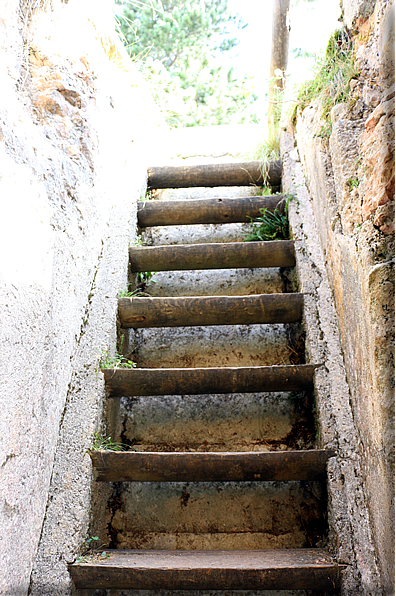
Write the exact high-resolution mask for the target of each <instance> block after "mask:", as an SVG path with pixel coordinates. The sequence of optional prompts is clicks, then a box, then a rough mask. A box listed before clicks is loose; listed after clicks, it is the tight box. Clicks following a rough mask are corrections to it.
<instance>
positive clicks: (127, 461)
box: [90, 449, 334, 482]
mask: <svg viewBox="0 0 396 596" xmlns="http://www.w3.org/2000/svg"><path fill="white" fill-rule="evenodd" d="M333 455H334V453H333V451H330V450H326V449H310V450H301V451H270V452H252V451H251V452H246V451H245V452H239V453H238V452H234V453H233V452H223V453H221V452H209V453H208V452H206V453H203V452H173V453H169V452H152V451H151V452H148V451H141V452H139V451H90V456H91V459H92V462H93V466H94V468H95V469H96V472H97V480H98V481H102V482H229V481H234V482H246V481H254V480H256V481H271V480H277V481H289V480H322V479H324V478H325V477H326V465H327V460H328V459H329V458H330V457H333Z"/></svg>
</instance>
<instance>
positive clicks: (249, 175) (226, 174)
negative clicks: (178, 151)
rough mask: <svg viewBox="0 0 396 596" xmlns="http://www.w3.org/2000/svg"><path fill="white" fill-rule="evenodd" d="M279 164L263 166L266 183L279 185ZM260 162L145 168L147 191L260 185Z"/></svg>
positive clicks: (269, 163)
mask: <svg viewBox="0 0 396 596" xmlns="http://www.w3.org/2000/svg"><path fill="white" fill-rule="evenodd" d="M281 170H282V164H281V162H280V161H270V162H267V164H266V172H267V175H266V182H267V184H268V185H269V186H280V183H281ZM263 184H264V179H263V171H262V162H260V161H245V162H242V163H221V164H205V165H198V166H162V167H152V168H149V169H148V182H147V187H148V188H190V187H192V186H207V187H208V186H209V187H213V186H262V185H263Z"/></svg>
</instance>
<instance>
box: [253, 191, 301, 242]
mask: <svg viewBox="0 0 396 596" xmlns="http://www.w3.org/2000/svg"><path fill="white" fill-rule="evenodd" d="M291 198H292V196H291V195H290V196H288V197H287V198H286V200H285V201H280V204H279V205H278V207H276V209H275V210H274V212H273V213H272V212H271V211H269V210H268V209H265V208H264V209H260V213H261V216H260V217H256V218H254V219H253V218H251V220H250V224H251V229H250V232H248V234H246V237H245V240H244V241H245V242H255V241H268V240H288V239H289V237H290V234H289V218H288V207H289V202H290V200H291Z"/></svg>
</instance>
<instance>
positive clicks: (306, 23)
mask: <svg viewBox="0 0 396 596" xmlns="http://www.w3.org/2000/svg"><path fill="white" fill-rule="evenodd" d="M228 4H229V7H230V9H231V11H232V12H233V13H238V14H239V15H240V16H241V17H242V19H243V21H244V22H245V23H247V24H248V25H247V27H245V29H242V30H239V31H238V35H239V38H240V43H239V44H238V46H237V47H236V48H235V50H233V54H234V55H233V57H232V59H231V60H230V63H231V64H232V65H233V66H234V67H235V68H236V69H238V71H239V72H241V73H246V74H250V75H252V76H254V85H255V88H256V93H257V94H258V95H259V102H260V107H259V109H258V110H257V111H258V112H259V113H260V115H261V114H262V112H265V111H266V106H265V99H264V95H265V93H266V92H267V90H268V78H269V66H270V56H271V39H272V37H271V36H272V6H273V0H243V1H241V0H228ZM290 5H291V11H290V25H291V31H290V43H289V50H290V57H289V64H288V73H289V74H290V80H291V81H293V82H297V83H298V82H300V81H302V80H305V79H306V78H308V76H309V67H310V64H311V63H312V61H311V60H309V59H304V58H293V54H292V49H293V48H301V49H302V50H303V51H304V50H305V51H307V52H318V51H320V50H322V49H324V48H325V47H326V45H327V41H328V39H329V37H330V35H331V33H332V32H333V31H334V30H335V29H337V28H338V27H339V26H340V23H339V22H338V18H339V16H340V8H339V0H313V1H306V0H299V1H298V2H297V6H296V0H291V1H290Z"/></svg>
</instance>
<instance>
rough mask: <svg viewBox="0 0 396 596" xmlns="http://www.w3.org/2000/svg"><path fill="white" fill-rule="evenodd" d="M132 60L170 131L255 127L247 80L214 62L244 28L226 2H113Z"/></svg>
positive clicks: (231, 44) (251, 98)
mask: <svg viewBox="0 0 396 596" xmlns="http://www.w3.org/2000/svg"><path fill="white" fill-rule="evenodd" d="M117 3H118V5H119V7H120V12H119V15H118V17H119V21H120V27H121V30H122V33H123V35H124V37H125V40H126V41H127V44H128V45H127V49H128V52H129V54H130V55H131V57H132V58H133V59H135V60H138V66H139V68H140V69H141V71H142V73H143V75H144V76H145V78H146V80H147V81H148V83H149V86H150V88H151V92H152V94H153V97H154V99H155V100H156V101H157V103H158V104H159V106H160V107H161V109H162V111H163V112H164V114H165V115H166V117H167V120H168V123H169V124H170V125H171V126H180V125H184V126H202V125H213V124H227V123H230V122H231V121H236V120H237V121H238V122H241V123H242V122H245V121H246V122H257V117H256V115H255V114H254V108H253V104H254V102H255V101H256V100H257V96H256V95H255V94H254V93H253V92H252V89H251V83H250V78H249V77H244V78H242V79H240V78H239V79H238V78H237V77H236V76H235V73H234V71H233V69H232V68H228V69H227V68H224V67H223V66H220V65H219V63H218V61H217V57H219V56H221V55H222V54H224V53H226V52H228V51H229V50H231V49H232V48H233V47H235V45H236V44H237V40H236V39H235V37H233V36H232V35H231V33H230V32H229V30H230V28H231V29H232V28H234V29H235V28H238V27H239V28H240V27H243V26H244V25H243V23H242V22H241V21H240V20H239V18H238V17H237V16H236V15H231V14H230V13H229V11H228V0H189V1H188V2H184V1H183V0H162V1H161V2H160V0H150V1H147V2H146V3H145V2H142V3H138V4H137V3H136V2H134V1H133V0H117Z"/></svg>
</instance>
